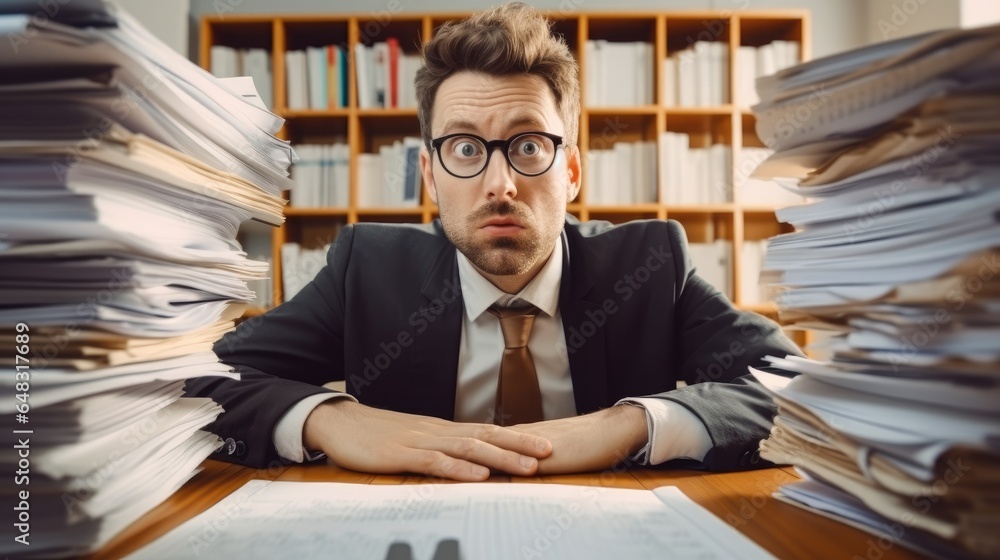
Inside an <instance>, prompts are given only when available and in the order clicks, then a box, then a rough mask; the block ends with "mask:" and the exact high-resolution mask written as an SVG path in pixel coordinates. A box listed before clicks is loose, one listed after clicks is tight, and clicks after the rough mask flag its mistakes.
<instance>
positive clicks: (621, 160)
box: [583, 142, 657, 205]
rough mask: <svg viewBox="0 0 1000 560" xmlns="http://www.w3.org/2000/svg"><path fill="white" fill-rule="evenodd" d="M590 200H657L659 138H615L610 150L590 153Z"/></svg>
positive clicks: (596, 202)
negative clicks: (633, 140)
mask: <svg viewBox="0 0 1000 560" xmlns="http://www.w3.org/2000/svg"><path fill="white" fill-rule="evenodd" d="M587 158H588V161H587V163H588V164H589V165H585V166H584V167H583V169H584V174H585V177H586V183H587V185H588V187H587V203H588V204H592V205H600V204H604V205H614V204H643V203H651V202H656V180H657V179H656V142H615V144H614V146H612V147H611V149H608V150H596V149H592V150H590V151H589V152H588V153H587Z"/></svg>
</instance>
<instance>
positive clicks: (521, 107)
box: [420, 72, 580, 279]
mask: <svg viewBox="0 0 1000 560" xmlns="http://www.w3.org/2000/svg"><path fill="white" fill-rule="evenodd" d="M431 130H432V135H433V138H438V137H441V136H444V135H446V134H454V133H470V134H475V135H477V136H481V137H482V138H484V139H486V140H487V141H489V140H506V139H508V138H510V137H512V136H514V135H515V134H518V133H522V132H548V133H552V134H556V135H558V136H564V135H565V127H564V124H563V122H562V119H561V118H560V116H559V112H558V111H557V109H556V103H555V99H554V98H553V95H552V92H551V90H550V89H549V87H548V85H547V84H546V83H545V81H544V80H543V79H542V78H540V77H538V76H526V75H517V76H491V75H486V74H480V73H473V72H459V73H456V74H454V75H452V76H450V77H448V78H447V79H446V80H445V81H444V82H442V83H441V86H440V87H439V88H438V91H437V97H436V98H435V100H434V111H433V116H432V120H431ZM465 148H466V149H468V147H465ZM501 152H502V150H500V149H496V150H495V151H494V153H493V154H492V157H491V158H490V161H489V165H488V166H487V167H486V169H485V170H483V172H482V173H480V174H479V175H477V176H475V177H472V178H469V179H460V178H458V177H454V176H452V175H451V174H449V173H448V171H446V170H445V169H444V168H443V167H442V166H441V160H440V159H439V157H438V154H436V153H427V152H426V150H424V151H422V153H421V157H420V166H421V172H422V173H423V179H424V184H425V185H426V187H427V192H428V194H429V195H430V197H431V199H432V200H433V201H434V202H435V203H437V205H438V211H439V213H440V215H441V224H442V226H443V227H444V231H445V235H447V236H448V239H449V240H451V242H452V243H453V244H454V245H455V246H456V247H457V248H458V250H460V251H461V252H462V253H463V254H464V255H465V256H466V257H468V259H469V260H470V261H471V262H472V264H474V265H475V266H476V267H477V268H478V269H479V270H481V271H482V272H484V273H485V274H487V275H491V276H520V275H527V278H529V279H530V278H531V277H533V276H534V274H535V273H537V272H538V270H540V269H541V267H542V265H544V264H545V261H546V260H547V259H548V256H549V254H550V253H551V251H552V248H553V247H554V246H555V241H556V239H557V238H558V237H559V234H560V232H561V231H562V227H563V223H564V221H565V213H566V204H567V203H569V202H570V201H572V200H573V199H574V198H576V194H577V192H578V191H579V188H580V157H579V152H578V151H577V150H576V148H575V146H574V147H570V148H567V149H563V148H557V149H556V150H555V162H554V163H553V164H552V167H551V168H550V169H549V170H548V171H547V172H545V173H543V174H541V175H539V176H537V177H526V176H524V175H521V174H519V173H518V172H516V171H514V170H513V169H511V167H510V166H509V165H508V164H507V160H506V159H505V158H504V156H503V154H502V153H501Z"/></svg>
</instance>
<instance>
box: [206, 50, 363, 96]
mask: <svg viewBox="0 0 1000 560" xmlns="http://www.w3.org/2000/svg"><path fill="white" fill-rule="evenodd" d="M216 48H217V47H212V49H213V50H212V55H213V57H214V55H215V49H216ZM212 61H213V66H212V71H213V72H215V66H214V62H215V59H214V58H213V59H212ZM347 66H348V64H347V51H346V50H345V49H344V47H338V46H336V45H327V46H325V47H308V48H306V50H304V51H287V52H285V85H286V86H287V88H288V108H289V109H291V110H293V111H294V110H305V109H312V110H317V111H319V110H324V109H342V108H344V107H347V89H348V87H347V83H348V79H347ZM216 75H217V76H218V75H219V74H216ZM249 75H250V76H254V77H256V75H255V74H249ZM267 106H268V107H271V105H267Z"/></svg>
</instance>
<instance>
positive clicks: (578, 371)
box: [559, 225, 609, 414]
mask: <svg viewBox="0 0 1000 560" xmlns="http://www.w3.org/2000/svg"><path fill="white" fill-rule="evenodd" d="M564 231H565V232H566V238H565V239H566V247H565V249H566V250H565V251H563V275H562V285H561V286H560V289H559V310H560V313H561V314H562V322H563V333H564V335H565V337H566V350H567V353H568V355H569V369H570V376H571V377H572V378H573V396H574V399H575V401H576V411H577V413H579V414H587V413H589V412H593V411H595V410H597V409H599V408H601V407H606V406H609V403H608V402H607V401H608V379H607V344H606V340H605V328H604V324H603V323H602V324H600V325H598V324H597V322H599V321H600V317H605V319H606V318H607V317H606V316H605V315H604V314H603V312H602V311H601V304H602V303H603V302H602V301H595V300H594V299H592V298H594V296H595V294H593V293H592V292H593V280H592V278H591V277H590V270H593V267H594V266H595V262H594V258H595V255H593V254H591V253H589V252H588V251H587V248H586V247H585V246H584V244H583V238H582V236H581V235H580V234H579V232H577V230H576V229H575V228H572V227H569V225H567V227H566V228H565V230H564ZM595 319H596V320H595Z"/></svg>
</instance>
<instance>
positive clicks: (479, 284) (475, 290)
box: [455, 236, 563, 321]
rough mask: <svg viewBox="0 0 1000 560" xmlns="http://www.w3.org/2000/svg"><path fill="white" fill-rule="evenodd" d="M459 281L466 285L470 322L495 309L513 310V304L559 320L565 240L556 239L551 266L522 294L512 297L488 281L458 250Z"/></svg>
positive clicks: (537, 276) (533, 279)
mask: <svg viewBox="0 0 1000 560" xmlns="http://www.w3.org/2000/svg"><path fill="white" fill-rule="evenodd" d="M455 252H456V253H457V254H458V277H459V281H460V282H461V285H462V299H463V301H464V302H465V313H466V316H468V318H469V321H475V320H476V319H477V318H479V316H480V315H482V314H483V312H485V311H486V310H487V309H488V308H489V307H490V306H491V305H493V304H494V303H499V304H500V305H503V306H509V305H511V303H512V302H516V303H519V304H523V303H530V304H531V305H534V306H535V307H537V308H538V309H540V310H541V312H542V313H545V314H546V315H548V316H549V317H555V314H556V310H557V309H558V307H559V286H560V282H561V281H562V272H563V240H562V236H560V237H559V238H558V239H556V243H555V247H554V248H553V249H552V255H551V256H549V260H548V262H546V263H545V265H544V266H543V267H542V269H541V270H539V271H538V274H536V275H535V277H534V278H532V279H531V281H530V282H528V285H527V286H525V287H524V289H522V290H521V291H520V292H518V293H517V294H515V295H510V294H508V293H506V292H504V291H503V290H501V289H500V288H497V287H496V286H494V285H493V284H492V283H491V282H490V281H489V280H487V279H486V278H485V277H484V276H483V275H482V274H480V273H479V271H478V270H476V268H475V267H474V266H472V263H471V262H469V259H468V258H466V256H465V255H463V254H462V252H461V251H459V250H458V249H456V250H455Z"/></svg>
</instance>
